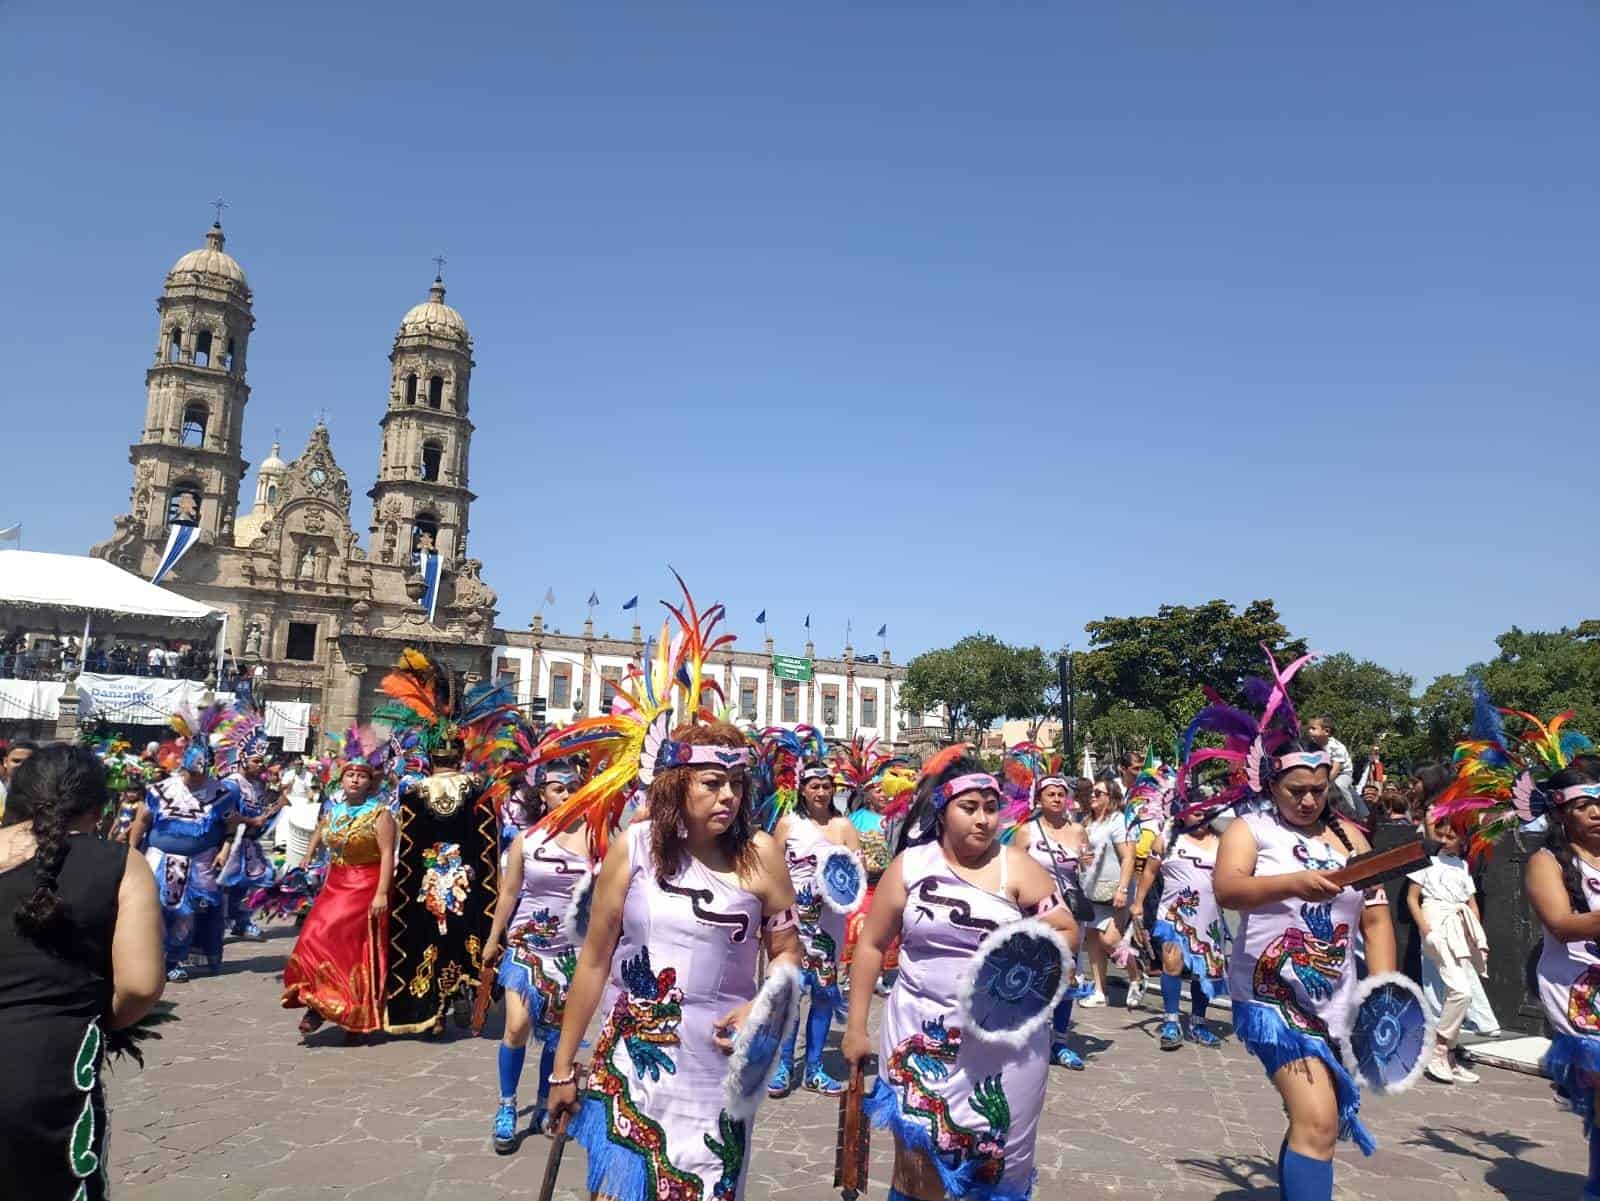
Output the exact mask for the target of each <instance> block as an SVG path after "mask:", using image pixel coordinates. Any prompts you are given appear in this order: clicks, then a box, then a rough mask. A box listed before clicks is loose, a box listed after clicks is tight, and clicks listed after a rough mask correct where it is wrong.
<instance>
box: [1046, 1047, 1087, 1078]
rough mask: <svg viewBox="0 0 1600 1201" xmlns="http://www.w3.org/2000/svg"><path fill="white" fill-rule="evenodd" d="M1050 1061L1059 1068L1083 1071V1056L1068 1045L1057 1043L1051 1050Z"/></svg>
mask: <svg viewBox="0 0 1600 1201" xmlns="http://www.w3.org/2000/svg"><path fill="white" fill-rule="evenodd" d="M1050 1060H1051V1062H1052V1063H1054V1064H1056V1065H1057V1066H1058V1067H1063V1068H1066V1069H1067V1070H1068V1071H1072V1072H1081V1071H1083V1056H1082V1055H1079V1054H1078V1053H1077V1052H1076V1051H1074V1050H1073V1049H1072V1048H1071V1047H1069V1046H1067V1044H1066V1043H1057V1044H1056V1045H1055V1046H1054V1047H1053V1048H1052V1049H1051V1051H1050Z"/></svg>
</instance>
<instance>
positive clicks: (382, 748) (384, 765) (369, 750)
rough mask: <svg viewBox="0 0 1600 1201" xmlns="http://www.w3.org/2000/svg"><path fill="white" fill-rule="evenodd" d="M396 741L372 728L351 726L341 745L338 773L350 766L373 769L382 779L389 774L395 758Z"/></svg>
mask: <svg viewBox="0 0 1600 1201" xmlns="http://www.w3.org/2000/svg"><path fill="white" fill-rule="evenodd" d="M394 749H395V747H394V739H392V738H390V737H389V736H388V735H386V734H384V733H383V732H382V731H380V730H377V729H374V728H373V727H372V726H351V727H350V728H349V729H348V730H346V731H345V734H344V738H343V739H342V740H341V741H340V743H339V752H338V756H337V758H338V769H337V770H338V771H340V772H343V771H344V769H345V768H346V767H348V766H349V765H350V764H352V763H355V764H360V765H361V766H363V767H368V768H371V769H372V772H373V774H375V775H376V776H378V777H379V778H380V779H381V778H382V777H383V776H384V775H385V774H386V773H387V772H388V770H389V763H390V761H391V759H392V758H393V757H394Z"/></svg>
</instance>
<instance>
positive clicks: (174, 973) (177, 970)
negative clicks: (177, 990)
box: [167, 964, 189, 984]
mask: <svg viewBox="0 0 1600 1201" xmlns="http://www.w3.org/2000/svg"><path fill="white" fill-rule="evenodd" d="M188 982H189V969H188V968H186V967H184V966H183V965H182V964H179V965H178V966H177V967H172V968H168V969H167V983H169V984H187V983H188Z"/></svg>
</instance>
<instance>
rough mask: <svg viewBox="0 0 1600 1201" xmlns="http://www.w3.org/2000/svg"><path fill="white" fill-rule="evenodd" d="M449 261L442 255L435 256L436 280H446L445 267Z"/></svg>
mask: <svg viewBox="0 0 1600 1201" xmlns="http://www.w3.org/2000/svg"><path fill="white" fill-rule="evenodd" d="M449 261H450V260H449V259H447V258H445V257H444V255H442V254H436V255H434V256H433V276H434V278H435V279H443V278H444V265H445V264H446V263H448V262H449Z"/></svg>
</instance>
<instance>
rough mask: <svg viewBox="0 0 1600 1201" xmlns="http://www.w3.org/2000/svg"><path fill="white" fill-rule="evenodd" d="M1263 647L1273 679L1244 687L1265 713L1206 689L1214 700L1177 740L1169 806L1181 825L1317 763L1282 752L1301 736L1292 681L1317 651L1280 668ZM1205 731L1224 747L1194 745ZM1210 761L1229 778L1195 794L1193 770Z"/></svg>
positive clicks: (1249, 797) (1199, 820) (1197, 821)
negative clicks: (1295, 769) (1205, 793)
mask: <svg viewBox="0 0 1600 1201" xmlns="http://www.w3.org/2000/svg"><path fill="white" fill-rule="evenodd" d="M1261 649H1262V651H1263V652H1264V653H1265V654H1266V656H1267V666H1268V668H1269V669H1270V670H1271V674H1272V679H1271V680H1270V681H1267V680H1262V679H1250V680H1246V681H1245V686H1244V692H1245V699H1246V701H1247V702H1249V703H1252V704H1258V705H1260V707H1261V715H1260V716H1259V717H1257V716H1255V715H1254V714H1251V713H1249V712H1247V711H1246V710H1244V709H1241V708H1237V707H1235V706H1233V705H1230V704H1228V703H1227V702H1226V701H1224V700H1223V699H1222V697H1221V696H1220V695H1219V694H1218V693H1217V692H1216V690H1215V689H1212V688H1207V689H1206V690H1205V692H1206V697H1207V699H1208V700H1209V701H1210V702H1211V703H1210V704H1208V705H1207V706H1206V707H1205V708H1204V709H1202V710H1200V712H1199V713H1197V714H1196V715H1195V717H1194V720H1193V721H1191V722H1190V723H1189V725H1188V728H1187V729H1185V730H1184V732H1183V736H1182V738H1181V739H1180V740H1179V743H1178V763H1179V765H1180V766H1179V768H1178V774H1177V778H1176V780H1175V781H1174V787H1173V791H1172V798H1171V805H1170V808H1171V813H1172V818H1173V820H1174V821H1175V822H1176V823H1177V824H1178V825H1181V826H1192V825H1199V824H1200V823H1202V822H1204V821H1207V820H1209V819H1210V818H1212V817H1215V816H1216V815H1217V814H1219V813H1221V812H1222V811H1223V810H1225V809H1229V808H1232V807H1234V806H1236V805H1239V804H1241V803H1243V802H1246V801H1249V800H1252V799H1254V798H1255V797H1258V796H1261V795H1263V794H1264V793H1265V792H1266V791H1267V789H1268V788H1269V787H1270V786H1271V784H1272V779H1273V777H1274V776H1275V775H1277V774H1278V773H1279V772H1281V771H1283V770H1286V769H1287V768H1289V767H1294V766H1302V767H1313V766H1318V764H1316V763H1313V762H1311V760H1312V759H1314V758H1316V756H1290V758H1292V759H1295V760H1296V761H1295V762H1293V763H1290V762H1288V761H1286V760H1284V759H1281V758H1280V757H1279V755H1278V752H1279V751H1280V750H1282V749H1283V748H1284V746H1285V744H1286V743H1288V742H1290V741H1291V740H1292V739H1295V738H1298V737H1299V736H1300V717H1299V715H1298V714H1297V713H1296V712H1295V709H1294V703H1293V702H1292V701H1291V700H1290V699H1289V682H1290V681H1291V680H1293V679H1294V677H1295V676H1296V675H1298V674H1299V672H1300V670H1301V668H1303V667H1305V666H1306V664H1308V663H1310V662H1311V661H1312V660H1314V659H1315V658H1316V657H1317V656H1316V654H1315V652H1313V653H1311V654H1306V655H1302V656H1300V658H1298V659H1296V660H1294V662H1292V663H1290V664H1289V666H1288V667H1286V668H1283V669H1282V670H1280V669H1279V667H1278V660H1277V659H1276V658H1275V657H1274V656H1273V654H1272V648H1271V647H1269V646H1268V645H1267V644H1266V643H1264V642H1263V643H1262V644H1261ZM1202 733H1207V734H1214V735H1217V736H1219V737H1221V739H1222V745H1221V746H1220V747H1197V746H1195V739H1196V738H1197V737H1198V736H1199V735H1200V734H1202ZM1147 758H1148V757H1147ZM1302 760H1303V761H1302ZM1324 761H1326V760H1324ZM1208 763H1218V764H1222V765H1224V766H1226V767H1227V768H1228V779H1227V782H1226V784H1225V786H1224V787H1223V788H1221V789H1220V790H1219V791H1218V792H1217V793H1216V794H1215V795H1214V796H1211V797H1206V798H1197V797H1195V796H1194V795H1193V794H1192V793H1191V789H1192V787H1193V783H1194V776H1195V772H1196V771H1197V770H1198V769H1199V768H1201V767H1202V766H1204V765H1205V764H1208Z"/></svg>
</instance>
